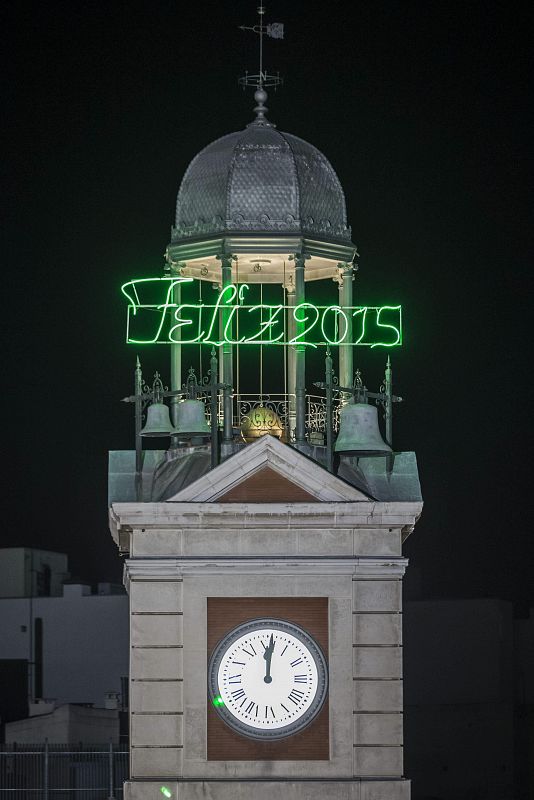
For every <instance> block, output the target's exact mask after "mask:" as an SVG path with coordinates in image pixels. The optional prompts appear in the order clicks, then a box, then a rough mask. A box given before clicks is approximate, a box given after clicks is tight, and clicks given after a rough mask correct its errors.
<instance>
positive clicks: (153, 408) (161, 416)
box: [140, 402, 175, 438]
mask: <svg viewBox="0 0 534 800" xmlns="http://www.w3.org/2000/svg"><path fill="white" fill-rule="evenodd" d="M173 433H175V430H174V428H173V426H172V423H171V418H170V415H169V407H168V406H166V405H165V403H157V402H156V403H151V404H150V405H149V407H148V410H147V412H146V423H145V427H144V428H143V429H142V430H141V431H140V435H141V436H151V437H154V438H155V437H158V436H171V435H172V434H173Z"/></svg>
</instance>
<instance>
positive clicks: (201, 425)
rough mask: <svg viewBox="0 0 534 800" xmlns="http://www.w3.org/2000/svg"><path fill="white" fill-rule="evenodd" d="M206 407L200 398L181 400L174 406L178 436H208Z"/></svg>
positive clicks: (209, 431)
mask: <svg viewBox="0 0 534 800" xmlns="http://www.w3.org/2000/svg"><path fill="white" fill-rule="evenodd" d="M205 412H206V409H205V406H204V403H203V402H202V400H182V402H181V403H178V404H177V406H176V430H175V431H174V433H176V435H177V436H178V437H183V438H187V439H190V438H191V437H192V436H210V434H211V429H210V426H209V425H208V423H207V422H206V413H205Z"/></svg>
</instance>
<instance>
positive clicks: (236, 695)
mask: <svg viewBox="0 0 534 800" xmlns="http://www.w3.org/2000/svg"><path fill="white" fill-rule="evenodd" d="M244 696H245V692H244V691H243V689H236V690H235V691H233V692H232V697H233V698H234V700H240V699H241V698H242V697H244Z"/></svg>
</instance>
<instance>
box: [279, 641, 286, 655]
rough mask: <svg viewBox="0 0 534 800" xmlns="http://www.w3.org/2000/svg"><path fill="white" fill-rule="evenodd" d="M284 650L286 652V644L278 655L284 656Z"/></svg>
mask: <svg viewBox="0 0 534 800" xmlns="http://www.w3.org/2000/svg"><path fill="white" fill-rule="evenodd" d="M286 650H287V644H286V646H285V647H284V649H283V650H282V652H281V653H280V655H281V656H283V655H284V653H285V652H286Z"/></svg>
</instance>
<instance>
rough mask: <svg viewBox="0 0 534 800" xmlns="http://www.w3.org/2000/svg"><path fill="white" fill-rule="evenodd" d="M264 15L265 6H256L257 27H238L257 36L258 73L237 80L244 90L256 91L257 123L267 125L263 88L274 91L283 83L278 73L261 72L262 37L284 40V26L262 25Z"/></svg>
mask: <svg viewBox="0 0 534 800" xmlns="http://www.w3.org/2000/svg"><path fill="white" fill-rule="evenodd" d="M264 15H265V6H258V16H259V25H253V26H247V25H240V26H239V29H240V30H242V31H253V32H254V33H257V34H259V38H260V47H259V69H258V72H254V73H249V72H248V70H247V71H246V72H245V74H244V76H243V77H242V78H239V85H240V86H242V87H243V89H245V88H246V87H247V86H252V87H254V88H255V89H256V92H255V93H254V99H255V100H256V102H257V103H258V105H257V107H256V108H255V109H254V111H255V112H256V114H257V120H256V122H258V123H264V124H269V123H267V122H266V120H265V112H266V111H267V108H266V107H265V101H266V100H267V92H266V91H265V87H270V86H272V87H274V89H275V90H276V88H277V86H280V85H281V84H282V83H283V82H284V81H283V78H281V77H280V73H279V72H277V73H276V75H275V74H273V73H269V72H264V70H263V37H264V36H269V37H270V38H271V39H283V38H284V24H283V22H271V23H270V24H268V25H266V24H264V20H263V17H264Z"/></svg>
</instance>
